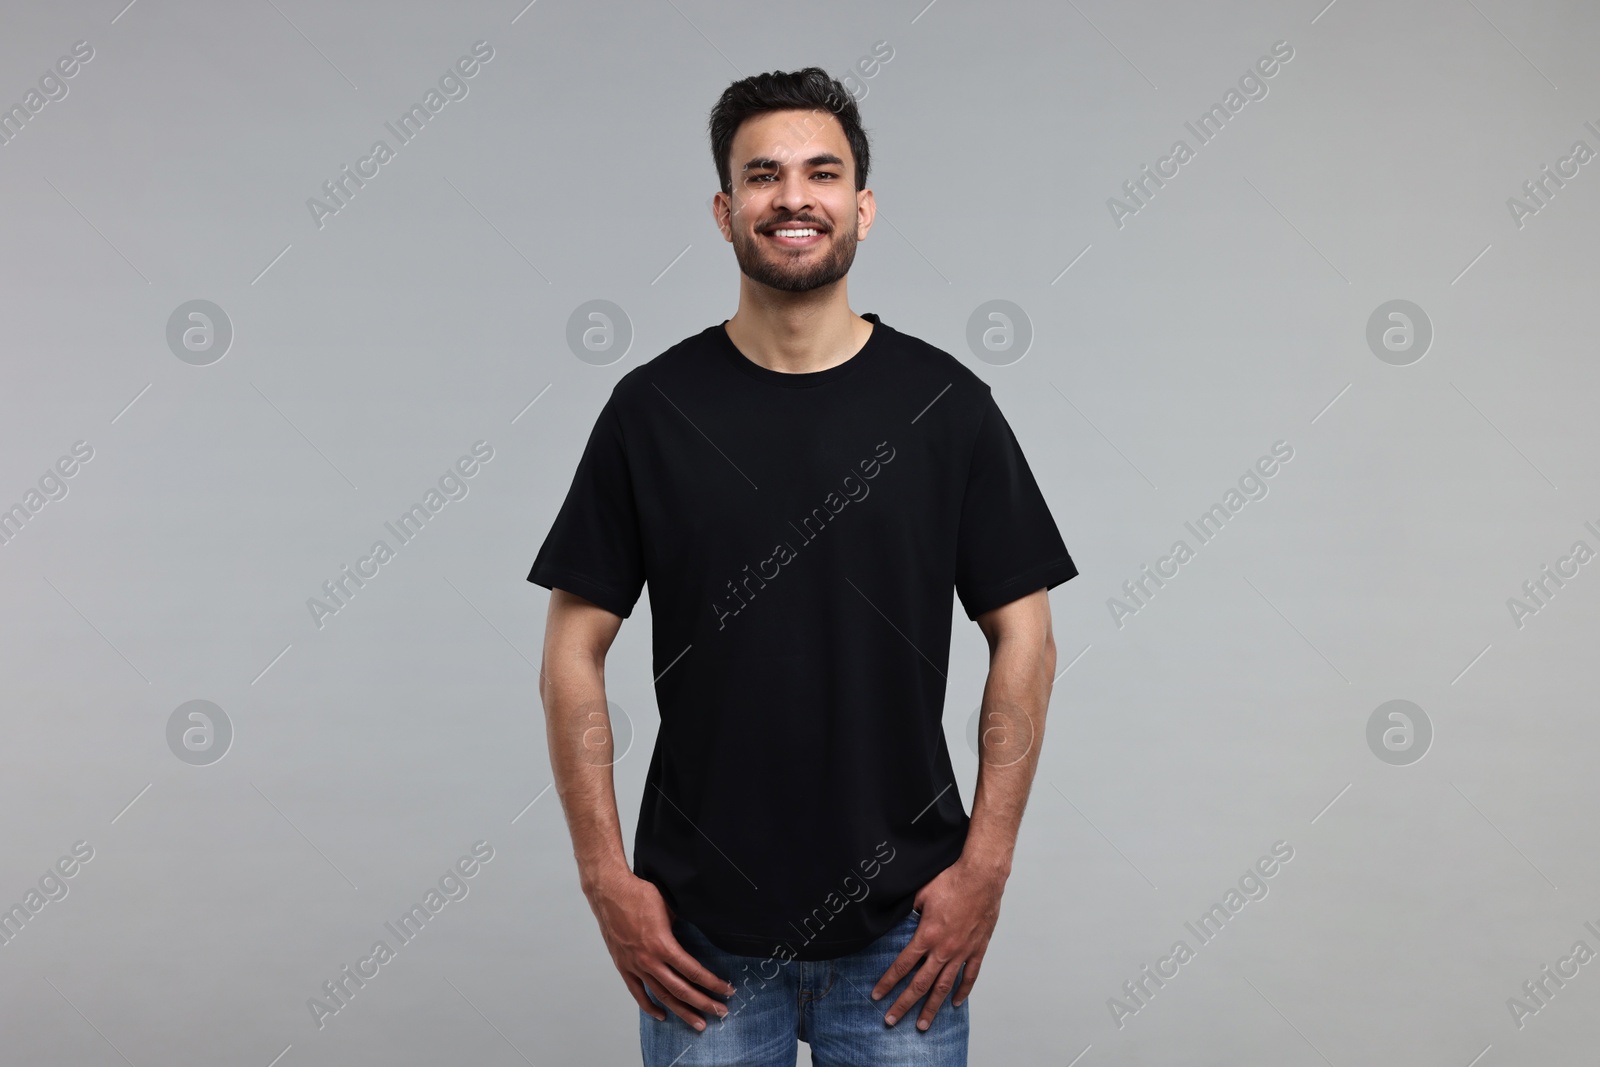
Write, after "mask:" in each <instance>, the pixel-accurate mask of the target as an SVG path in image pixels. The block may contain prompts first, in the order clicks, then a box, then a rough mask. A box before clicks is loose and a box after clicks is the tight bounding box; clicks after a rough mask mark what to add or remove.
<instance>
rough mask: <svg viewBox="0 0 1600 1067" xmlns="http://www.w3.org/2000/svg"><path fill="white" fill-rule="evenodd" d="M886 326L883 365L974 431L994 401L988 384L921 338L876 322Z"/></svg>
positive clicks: (953, 357) (912, 389)
mask: <svg viewBox="0 0 1600 1067" xmlns="http://www.w3.org/2000/svg"><path fill="white" fill-rule="evenodd" d="M876 328H878V329H886V330H887V331H888V332H887V333H886V334H885V336H884V340H885V342H886V344H885V348H884V354H885V356H886V357H887V358H886V359H885V360H884V365H885V367H886V369H887V370H888V372H889V373H890V374H891V375H893V376H894V377H896V378H898V379H900V380H901V381H902V382H904V384H905V385H906V387H907V388H908V391H910V392H912V393H915V394H917V395H920V396H925V397H926V398H927V400H926V401H924V402H925V403H932V402H934V401H935V398H937V405H938V406H940V407H944V408H945V409H946V410H947V411H949V412H951V413H952V414H953V415H954V416H955V421H956V422H957V423H959V424H962V425H966V426H968V427H970V428H971V429H973V430H974V431H975V430H976V425H977V423H978V422H980V421H981V420H982V418H983V415H984V413H985V412H986V411H987V410H988V409H989V407H990V405H992V404H993V403H994V401H993V397H992V395H991V393H990V389H989V383H988V382H986V381H984V380H983V379H982V378H980V377H978V375H977V374H976V373H975V372H974V371H973V370H972V369H971V368H970V367H968V366H967V365H966V364H965V363H963V362H961V360H959V359H957V358H956V357H955V356H953V355H951V354H950V353H949V352H947V351H945V350H944V349H942V348H940V347H938V346H937V345H934V344H930V343H928V342H927V341H924V340H923V339H922V338H920V337H917V336H914V335H913V334H909V333H906V332H905V331H903V330H897V329H895V328H893V327H891V326H888V324H887V323H884V322H879V323H878V324H877V327H876Z"/></svg>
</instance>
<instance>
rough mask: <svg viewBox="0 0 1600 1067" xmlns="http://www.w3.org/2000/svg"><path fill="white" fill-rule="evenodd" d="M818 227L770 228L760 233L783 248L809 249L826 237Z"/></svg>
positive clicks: (823, 231) (824, 232)
mask: <svg viewBox="0 0 1600 1067" xmlns="http://www.w3.org/2000/svg"><path fill="white" fill-rule="evenodd" d="M826 233H827V231H825V230H823V229H822V228H821V227H820V226H798V225H790V226H772V227H769V228H767V229H765V230H762V231H761V236H763V237H765V238H766V239H767V240H769V241H771V242H773V243H774V244H777V245H779V246H781V247H783V248H810V247H811V246H812V245H814V244H818V243H819V242H821V241H822V239H823V238H824V237H825V236H826Z"/></svg>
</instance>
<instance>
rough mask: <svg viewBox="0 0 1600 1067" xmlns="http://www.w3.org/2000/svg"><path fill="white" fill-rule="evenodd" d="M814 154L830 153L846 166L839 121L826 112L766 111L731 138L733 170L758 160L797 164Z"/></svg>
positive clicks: (847, 145)
mask: <svg viewBox="0 0 1600 1067" xmlns="http://www.w3.org/2000/svg"><path fill="white" fill-rule="evenodd" d="M818 153H831V154H833V155H836V156H838V157H839V158H840V159H842V160H844V161H845V162H846V164H847V165H848V163H849V161H850V158H851V155H850V142H849V140H848V139H847V138H846V137H845V135H844V127H843V126H842V125H840V123H839V119H838V117H837V116H836V115H834V114H833V112H831V111H829V110H828V109H827V108H815V109H810V110H793V111H769V112H767V113H766V114H764V115H756V116H754V117H752V118H749V119H746V120H745V121H744V122H743V123H741V124H740V126H739V130H738V132H737V133H735V134H734V136H733V151H732V157H733V160H732V161H733V170H734V173H735V174H736V175H737V174H738V173H739V172H740V171H741V170H743V169H744V168H745V167H746V166H747V165H748V164H750V163H752V162H756V161H761V160H776V161H778V162H779V163H788V162H799V161H801V160H804V159H806V158H808V157H810V156H813V155H816V154H818Z"/></svg>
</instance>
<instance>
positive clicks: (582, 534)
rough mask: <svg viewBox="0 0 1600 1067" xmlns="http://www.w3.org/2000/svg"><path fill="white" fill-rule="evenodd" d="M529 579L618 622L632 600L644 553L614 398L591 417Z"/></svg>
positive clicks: (641, 578) (641, 583) (640, 578)
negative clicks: (595, 606)
mask: <svg viewBox="0 0 1600 1067" xmlns="http://www.w3.org/2000/svg"><path fill="white" fill-rule="evenodd" d="M528 581H530V582H533V583H534V584H535V585H542V586H544V587H545V588H546V589H565V590H566V591H567V592H569V593H576V594H577V595H578V596H581V597H583V598H584V599H585V600H588V601H590V602H592V603H595V604H598V605H600V606H601V607H602V608H605V609H606V610H607V611H609V612H611V613H612V614H614V615H619V616H621V617H622V618H624V619H626V618H627V617H628V616H629V615H630V614H632V612H633V606H634V604H635V603H637V602H638V599H639V593H640V591H641V590H642V589H643V588H644V581H645V570H644V550H643V546H642V544H641V539H640V534H639V513H638V509H637V507H636V506H635V504H634V499H633V480H632V478H631V477H630V476H629V471H628V453H627V449H626V447H625V443H624V440H623V434H622V424H621V422H620V421H619V419H618V416H617V410H616V394H615V393H613V394H612V396H611V398H610V399H608V400H607V401H606V403H605V406H604V407H602V408H601V409H600V414H599V415H598V416H597V417H596V418H595V422H594V429H592V430H591V431H590V433H589V443H588V444H587V445H585V446H584V450H583V457H582V458H581V459H579V460H578V469H577V472H576V473H575V474H573V476H572V486H571V488H569V489H568V490H567V498H566V500H565V501H564V502H563V503H562V505H561V510H560V512H558V513H557V515H556V519H555V522H554V524H552V525H551V527H550V533H549V534H548V535H547V536H546V537H545V540H544V545H543V546H542V547H540V549H539V554H538V556H536V557H535V558H534V561H533V569H532V570H531V571H529V573H528Z"/></svg>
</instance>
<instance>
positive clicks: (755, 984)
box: [639, 911, 968, 1067]
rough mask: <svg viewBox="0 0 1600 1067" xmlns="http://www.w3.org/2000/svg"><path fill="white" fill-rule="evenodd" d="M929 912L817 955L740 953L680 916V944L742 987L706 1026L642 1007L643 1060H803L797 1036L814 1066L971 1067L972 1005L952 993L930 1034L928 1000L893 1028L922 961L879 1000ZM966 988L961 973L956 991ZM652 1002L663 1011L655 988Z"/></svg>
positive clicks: (741, 1066) (659, 1065) (752, 1066)
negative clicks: (923, 1022) (868, 939)
mask: <svg viewBox="0 0 1600 1067" xmlns="http://www.w3.org/2000/svg"><path fill="white" fill-rule="evenodd" d="M920 919H921V916H920V915H918V913H917V912H916V911H912V912H911V913H910V914H909V915H907V916H906V917H905V919H903V920H902V921H901V922H900V923H899V924H898V925H896V926H895V927H894V928H893V929H891V930H889V931H888V932H887V933H886V934H884V935H883V936H882V937H880V938H878V940H876V941H874V942H873V943H872V944H870V945H868V946H867V947H866V948H864V949H862V950H860V951H859V952H854V953H852V954H850V955H848V956H841V957H839V958H838V959H832V960H817V961H814V962H813V961H804V960H788V961H785V960H783V959H781V958H767V957H759V956H738V955H734V954H733V953H730V952H724V951H723V950H721V949H719V948H717V947H716V946H715V945H713V944H712V943H711V942H710V941H708V940H706V937H705V935H704V934H702V933H701V932H700V931H699V929H698V928H696V927H695V926H694V924H693V923H690V922H687V921H685V920H683V919H678V920H676V921H674V922H673V924H672V933H673V936H674V937H676V938H677V939H678V942H679V944H681V945H683V947H684V949H685V950H686V951H687V952H688V953H689V954H690V955H691V956H693V957H694V958H695V959H697V960H699V961H700V962H701V963H703V964H704V965H705V966H706V967H707V968H709V969H710V971H711V973H713V974H715V975H716V976H717V977H719V978H724V979H726V980H727V981H729V982H731V983H732V984H733V986H734V989H735V992H734V994H733V995H732V996H730V997H727V998H726V999H725V1000H723V998H715V999H719V1000H723V1003H725V1004H726V1005H727V1007H728V1015H727V1017H726V1018H724V1019H718V1018H717V1017H716V1015H715V1014H706V1016H705V1018H706V1028H705V1029H704V1030H703V1031H696V1030H695V1029H694V1027H692V1026H690V1025H689V1024H688V1023H686V1022H684V1021H683V1020H682V1019H680V1018H678V1016H676V1015H674V1014H673V1013H672V1012H671V1011H670V1010H669V1011H667V1018H666V1020H665V1021H657V1020H656V1019H653V1018H651V1017H650V1016H649V1015H648V1014H646V1013H645V1012H644V1011H640V1012H639V1045H640V1049H641V1051H642V1052H643V1055H644V1067H794V1064H795V1061H796V1058H797V1055H798V1051H799V1050H798V1045H797V1042H798V1041H805V1042H806V1043H808V1044H809V1045H810V1046H811V1062H812V1063H813V1064H814V1067H910V1065H912V1064H917V1065H920V1067H966V1062H967V1029H968V1024H967V1019H968V1003H967V1002H963V1003H962V1004H961V1006H960V1007H954V1006H952V1005H951V1004H950V1002H949V999H948V997H947V998H946V1000H945V1003H944V1006H943V1007H941V1008H940V1009H939V1014H937V1015H935V1016H934V1018H933V1024H932V1025H931V1026H930V1027H929V1028H928V1029H927V1030H926V1031H922V1030H918V1029H917V1019H918V1018H919V1016H920V1014H921V1012H922V1008H923V1005H924V1002H925V1000H926V998H924V999H923V1000H919V1001H917V1002H916V1004H914V1005H913V1006H912V1007H911V1008H910V1009H908V1010H907V1011H906V1013H905V1015H904V1016H903V1017H902V1018H900V1019H899V1020H898V1021H896V1023H895V1024H894V1025H893V1026H889V1025H887V1024H885V1023H884V1021H883V1017H884V1015H885V1014H887V1013H888V1011H889V1006H890V1005H891V1004H893V1003H894V1002H895V998H897V997H898V996H899V995H900V994H901V993H903V992H904V991H905V988H906V986H907V985H908V984H910V982H911V980H912V979H913V978H914V977H915V976H916V974H917V969H916V968H913V969H912V971H911V973H910V974H908V975H906V976H905V977H904V978H902V979H901V980H900V983H899V984H898V985H896V986H895V988H894V989H893V990H892V991H890V992H889V993H886V994H884V997H883V999H882V1000H877V1001H875V1000H873V999H872V987H873V986H875V985H877V984H878V979H879V978H882V977H883V972H884V971H886V970H888V969H889V964H891V963H893V962H894V958H895V957H896V956H898V955H899V954H900V950H901V949H903V948H905V946H906V944H907V943H908V942H910V940H911V935H912V934H913V933H915V932H916V929H917V923H918V921H919V920H920ZM919 966H920V965H919ZM774 972H776V973H774ZM959 987H960V978H959V977H958V978H957V981H956V986H955V987H953V988H959ZM650 999H651V1001H652V1002H653V1003H655V1004H656V1006H657V1007H662V1008H663V1009H664V1005H662V1004H661V1003H660V1001H657V1000H656V998H655V997H654V995H652V996H651V998H650ZM664 1010H665V1009H664ZM702 1014H705V1013H702Z"/></svg>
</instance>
